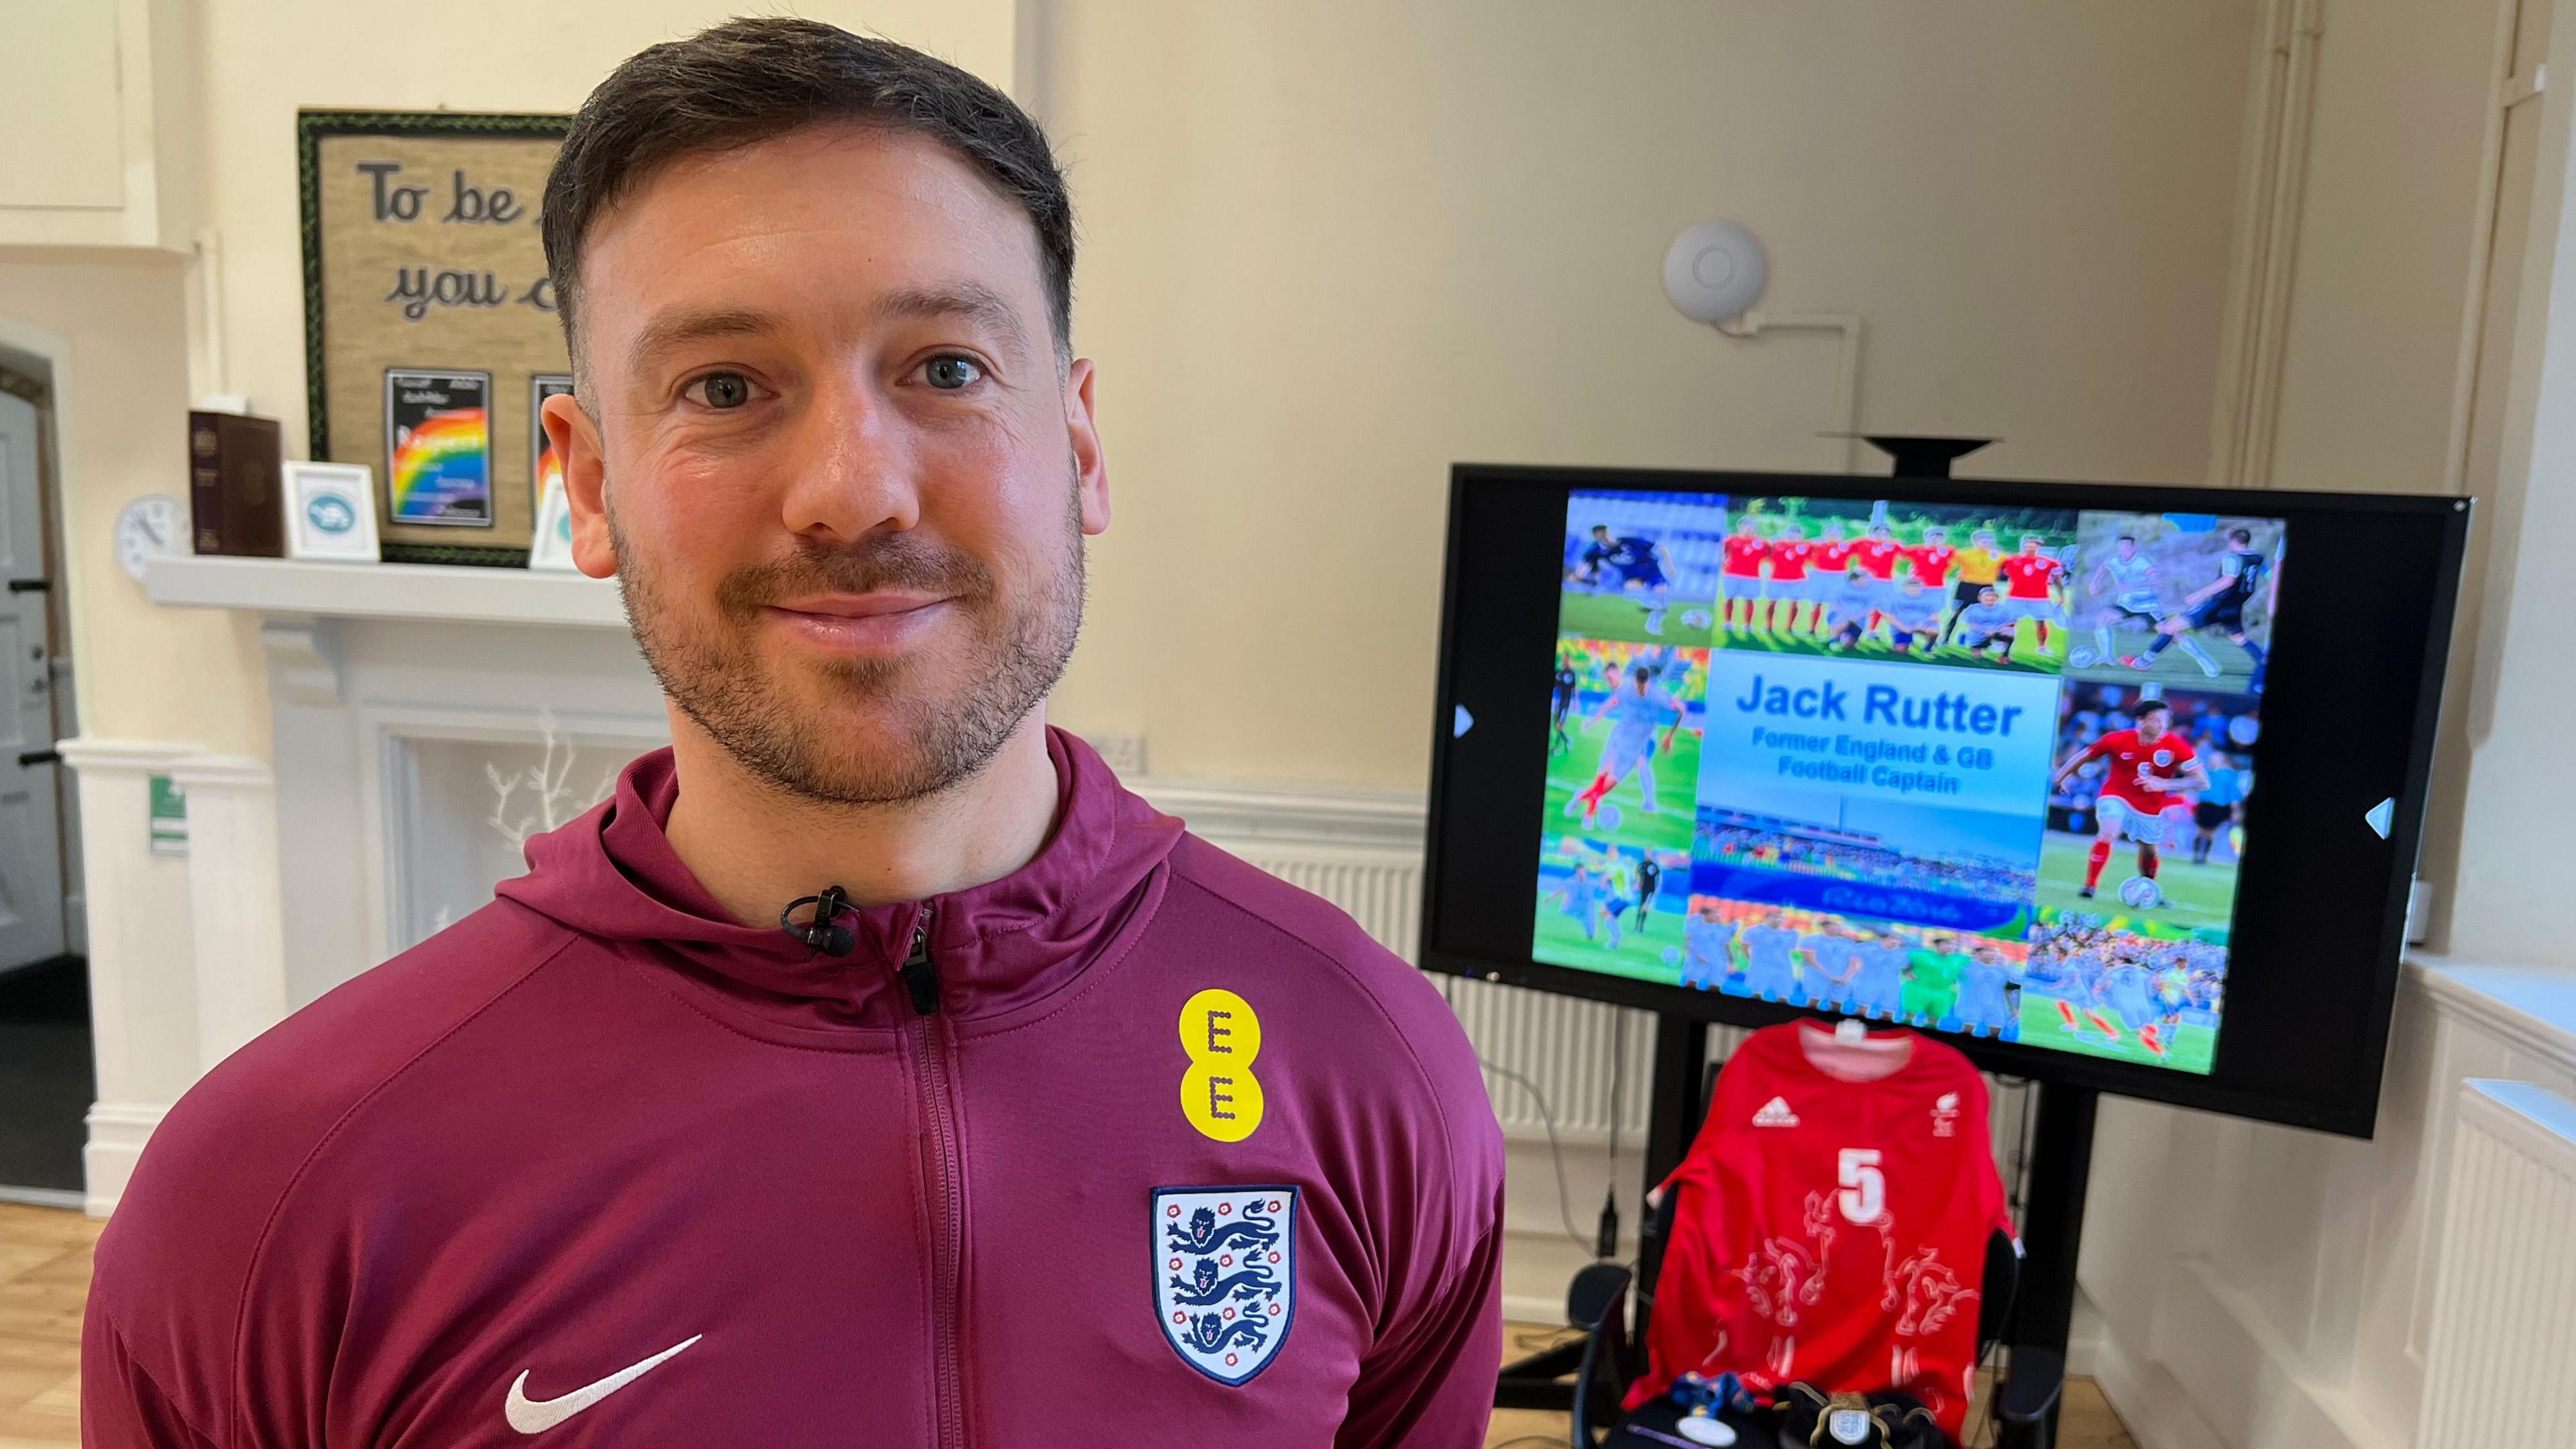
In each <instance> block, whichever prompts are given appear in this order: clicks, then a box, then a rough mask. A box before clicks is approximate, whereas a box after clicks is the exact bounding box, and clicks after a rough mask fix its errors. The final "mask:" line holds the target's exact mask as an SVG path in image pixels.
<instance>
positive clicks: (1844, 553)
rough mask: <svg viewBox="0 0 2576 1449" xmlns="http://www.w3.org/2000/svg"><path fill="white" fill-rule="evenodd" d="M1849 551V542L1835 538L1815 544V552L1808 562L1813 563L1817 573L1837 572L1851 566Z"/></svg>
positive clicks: (1850, 547)
mask: <svg viewBox="0 0 2576 1449" xmlns="http://www.w3.org/2000/svg"><path fill="white" fill-rule="evenodd" d="M1851 551H1852V546H1851V545H1850V544H1849V543H1847V542H1845V541H1843V540H1841V539H1835V540H1833V541H1831V542H1829V543H1820V544H1817V545H1816V552H1815V554H1814V556H1813V557H1811V558H1809V559H1808V562H1809V563H1812V564H1814V565H1815V567H1816V572H1818V573H1824V574H1838V573H1841V572H1842V571H1843V570H1845V569H1847V568H1849V567H1851Z"/></svg>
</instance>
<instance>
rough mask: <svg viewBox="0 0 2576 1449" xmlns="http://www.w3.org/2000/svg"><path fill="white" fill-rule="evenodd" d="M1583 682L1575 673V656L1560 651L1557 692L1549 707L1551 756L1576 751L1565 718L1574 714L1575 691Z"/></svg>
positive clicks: (1548, 741) (1548, 732)
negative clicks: (1560, 752)
mask: <svg viewBox="0 0 2576 1449" xmlns="http://www.w3.org/2000/svg"><path fill="white" fill-rule="evenodd" d="M1582 682H1583V681H1582V679H1581V678H1580V677H1579V676H1577V675H1576V674H1575V672H1574V656H1572V655H1571V654H1567V653H1564V652H1562V651H1560V652H1559V653H1558V654H1557V656H1556V679H1555V681H1554V683H1555V692H1554V695H1553V697H1552V698H1551V699H1550V700H1549V701H1548V707H1547V752H1548V753H1549V754H1551V755H1553V754H1556V753H1558V752H1559V751H1563V752H1565V753H1567V754H1571V753H1573V751H1574V736H1573V735H1571V734H1569V733H1567V731H1566V728H1565V718H1566V716H1567V715H1569V714H1572V713H1573V712H1574V694H1575V690H1576V689H1577V688H1578V687H1580V686H1581V684H1582Z"/></svg>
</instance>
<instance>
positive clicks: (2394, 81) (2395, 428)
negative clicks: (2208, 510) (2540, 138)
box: [2273, 0, 2497, 492]
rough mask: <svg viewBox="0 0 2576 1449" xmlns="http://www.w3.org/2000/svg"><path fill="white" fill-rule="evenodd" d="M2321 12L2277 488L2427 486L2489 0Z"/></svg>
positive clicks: (2464, 239)
mask: <svg viewBox="0 0 2576 1449" xmlns="http://www.w3.org/2000/svg"><path fill="white" fill-rule="evenodd" d="M2322 9H2323V13H2324V16H2325V34H2324V36H2323V38H2322V40H2321V42H2320V44H2319V47H2318V64H2317V91H2316V113H2315V119H2314V122H2313V126H2312V130H2311V132H2310V136H2311V139H2310V142H2309V145H2310V151H2309V155H2308V174H2307V185H2306V188H2305V195H2304V201H2303V204H2302V208H2301V215H2300V219H2299V244H2298V249H2297V255H2296V259H2295V261H2294V263H2293V265H2294V267H2295V272H2294V284H2293V290H2292V294H2291V302H2290V326H2289V336H2288V343H2287V348H2286V351H2285V354H2284V357H2283V361H2282V379H2281V415H2280V425H2279V426H2280V431H2279V433H2278V435H2277V441H2276V443H2275V450H2274V455H2273V486H2275V487H2279V488H2321V489H2366V490H2371V491H2386V492H2435V491H2438V490H2440V489H2441V488H2442V487H2443V486H2444V482H2445V479H2446V478H2447V476H2448V474H2447V473H2446V471H2445V470H2446V468H2447V466H2448V465H2449V464H2450V462H2451V459H2450V456H2449V446H2450V442H2451V411H2452V394H2453V387H2452V384H2453V380H2454V378H2455V377H2456V375H2457V372H2458V367H2459V346H2460V327H2461V316H2462V314H2461V303H2462V300H2463V299H2464V298H2465V297H2466V295H2467V293H2468V287H2469V282H2470V273H2471V269H2472V263H2473V262H2476V261H2478V260H2480V258H2479V256H2478V252H2479V248H2478V247H2477V245H2476V243H2477V241H2478V233H2477V230H2476V227H2475V220H2476V214H2477V202H2478V175H2479V161H2480V158H2481V156H2482V154H2483V151H2484V146H2485V137H2486V101H2487V83H2488V74H2487V72H2488V67H2489V64H2490V62H2491V61H2492V59H2493V57H2494V55H2495V31H2496V11H2497V0H2405V3H2403V4H2385V3H2368V0H2364V3H2349V0H2347V3H2336V4H2328V5H2325V6H2323V7H2322Z"/></svg>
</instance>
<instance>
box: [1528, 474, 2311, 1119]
mask: <svg viewBox="0 0 2576 1449" xmlns="http://www.w3.org/2000/svg"><path fill="white" fill-rule="evenodd" d="M2283 532H2284V530H2283V526H2282V524H2281V522H2280V521H2279V520H2277V519H2259V518H2235V517H2222V516H2216V515H2207V514H2131V513H2117V512H2107V511H2099V510H2089V509H2088V510H2075V509H2060V508H2019V507H1986V506H1973V505H1961V504H1932V503H1912V502H1907V501H1904V500H1902V499H1882V500H1854V499H1838V498H1790V497H1725V496H1720V495H1714V494H1704V493H1640V492H1626V491H1611V490H1603V491H1578V492H1576V493H1575V494H1574V495H1573V496H1572V498H1571V500H1570V502H1569V504H1568V509H1567V516H1566V532H1565V553H1564V558H1563V560H1562V577H1563V580H1564V583H1563V591H1562V594H1561V602H1560V606H1559V610H1558V636H1557V641H1556V669H1555V679H1554V696H1553V700H1552V708H1551V711H1550V727H1549V738H1548V790H1547V803H1546V806H1545V812H1544V816H1543V820H1542V824H1541V831H1540V859H1539V882H1538V883H1539V905H1538V913H1537V920H1536V923H1535V927H1534V932H1533V939H1532V946H1531V954H1532V956H1533V957H1534V958H1535V959H1537V960H1540V961H1546V962H1550V963H1553V964H1556V965H1561V966H1572V967H1579V968H1582V969H1587V970H1593V971H1600V972H1606V973H1612V974H1617V975H1622V976H1630V977H1636V978H1639V979H1643V980H1649V981H1656V982H1661V983H1664V984H1668V985H1676V986H1683V987H1689V988H1694V989H1699V990H1708V991H1718V992H1723V993H1726V994H1728V995H1733V996H1743V997H1756V998H1761V999H1766V1000H1772V1001H1780V1002H1786V1003H1789V1004H1792V1005H1800V1006H1817V1007H1822V1008H1826V1009H1830V1010H1839V1011H1844V1012H1847V1013H1850V1014H1854V1015H1860V1016H1866V1017H1871V1018H1875V1019H1878V1020H1883V1021H1888V1022H1902V1023H1905V1024H1909V1025H1914V1026H1919V1027H1927V1028H1932V1029H1936V1030H1942V1031H1951V1032H1959V1033H1965V1034H1969V1035H1976V1036H1985V1037H1991V1038H1998V1039H2001V1040H2006V1041H2017V1042H2022V1043H2025V1044H2029V1045H2035V1046H2044V1047H2050V1048H2055V1049H2059V1050H2064V1051H2070V1052H2079V1053H2086V1054H2090V1055H2095V1056H2103V1057H2111V1058H2116V1059H2119V1060H2123V1061H2130V1062H2137V1063H2141V1064H2146V1065H2153V1066H2161V1067H2170V1068H2175V1069H2179V1070H2183V1071H2191V1072H2204V1073H2205V1072H2207V1071H2208V1070H2209V1069H2210V1065H2211V1062H2212V1060H2213V1058H2214V1055H2215V1051H2216V1043H2217V1038H2218V1033H2219V1026H2220V1014H2221V1007H2222V1001H2223V996H2224V991H2225V985H2226V974H2227V945H2228V930H2229V923H2230V919H2231V916H2232V913H2233V909H2234V905H2235V897H2236V867H2237V862H2238V861H2239V860H2240V859H2241V858H2242V855H2243V852H2244V850H2245V849H2246V838H2245V829H2244V817H2245V805H2246V801H2247V798H2248V796H2249V795H2250V793H2251V791H2252V789H2253V783H2254V773H2253V747H2254V744H2255V742H2256V740H2257V739H2258V738H2259V737H2260V735H2261V732H2262V725H2261V711H2260V708H2259V700H2260V698H2261V695H2262V691H2263V674H2264V668H2265V665H2266V663H2267V660H2268V654H2267V649H2268V646H2269V643H2270V636H2271V626H2272V605H2273V600H2274V597H2275V589H2276V586H2277V581H2278V579H2279V576H2280V568H2281V554H2282V544H2283Z"/></svg>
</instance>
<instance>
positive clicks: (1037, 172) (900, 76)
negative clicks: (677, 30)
mask: <svg viewBox="0 0 2576 1449" xmlns="http://www.w3.org/2000/svg"><path fill="white" fill-rule="evenodd" d="M834 122H855V123H857V124H860V125H866V126H877V127H882V128H884V129H886V130H889V131H901V132H909V133H911V134H914V135H919V136H927V137H929V138H930V139H932V140H934V141H937V142H939V143H940V144H941V145H944V146H946V147H947V148H948V149H949V150H950V151H953V152H955V153H956V154H957V155H958V157H959V158H961V159H962V160H964V161H965V162H966V163H967V164H968V165H970V166H972V167H974V168H975V170H976V171H977V172H978V173H980V174H981V175H982V176H983V177H984V179H985V180H987V181H990V182H991V183H993V185H994V186H995V187H996V188H997V189H999V190H1000V191H1001V192H1002V194H1004V195H1005V196H1008V197H1010V198H1011V199H1012V200H1013V201H1015V202H1017V203H1019V205H1020V208H1021V209H1022V210H1023V211H1025V212H1027V213H1028V217H1029V222H1030V224H1031V225H1032V226H1035V227H1036V228H1037V233H1038V256H1039V262H1040V270H1041V273H1042V280H1043V281H1044V283H1045V286H1046V293H1047V310H1048V312H1049V314H1050V315H1049V320H1050V321H1051V322H1052V323H1053V324H1054V327H1055V345H1056V351H1057V355H1058V356H1059V357H1065V356H1070V355H1071V350H1072V346H1073V202H1072V200H1071V198H1070V197H1069V196H1067V195H1066V192H1065V186H1064V173H1063V172H1062V171H1060V170H1058V169H1057V168H1056V164H1055V155H1054V153H1053V151H1051V150H1050V149H1049V148H1048V146H1047V139H1046V133H1045V132H1044V131H1041V130H1039V129H1038V124H1037V122H1035V121H1033V120H1031V119H1029V116H1028V113H1027V112H1025V111H1023V110H1021V109H1020V108H1019V107H1018V106H1017V105H1015V104H1013V103H1012V101H1011V98H1010V97H1008V96H1006V95H1004V94H1002V93H1001V92H1000V91H998V90H995V89H994V88H993V87H992V86H990V85H987V84H986V83H985V82H983V81H981V80H978V79H977V78H975V77H974V76H972V75H969V74H967V73H966V72H965V71H962V70H960V69H958V68H957V67H956V66H953V65H950V64H948V63H947V62H946V61H943V60H939V59H936V58H934V57H932V56H928V55H924V54H923V53H921V52H920V51H918V50H914V49H913V48H912V47H910V46H907V45H897V44H896V43H894V42H893V41H890V40H876V39H871V38H869V37H866V36H860V35H852V34H851V33H850V32H848V31H846V30H843V29H840V28H839V27H837V26H832V25H826V24H824V23H822V22H821V21H819V20H798V19H790V18H785V17H768V18H760V19H744V20H730V21H727V22H725V23H724V24H722V25H719V26H716V27H714V28H713V29H710V30H702V31H700V32H698V33H697V34H696V35H693V36H690V37H689V38H688V39H686V40H671V41H664V42H663V43H662V44H660V45H654V46H648V47H646V48H645V49H643V50H640V51H637V52H636V53H635V54H634V55H632V56H629V57H627V59H626V61H625V63H624V64H622V65H620V66H618V67H617V69H616V70H614V71H611V72H610V73H609V76H608V79H606V80H604V81H601V82H600V83H599V88H598V89H597V90H594V91H592V92H591V93H590V98H589V99H588V100H586V101H583V102H582V104H581V110H580V112H579V113H578V114H576V115H575V116H574V117H573V120H572V129H571V131H570V132H569V133H568V134H567V135H566V136H565V137H564V144H563V150H562V151H561V152H560V153H559V154H558V155H557V156H556V157H555V164H554V170H553V171H552V172H551V173H550V174H548V176H547V177H546V197H545V206H544V211H543V214H542V215H541V216H540V218H539V229H540V230H541V231H542V232H543V234H544V237H545V245H546V269H547V271H548V272H549V273H550V274H551V275H552V277H553V279H554V292H555V306H556V308H557V310H558V312H559V313H560V315H561V316H562V318H563V327H564V344H565V346H566V347H568V348H577V347H578V343H577V341H576V339H575V325H576V324H575V318H576V315H577V313H578V311H579V308H580V304H581V247H582V242H583V241H584V240H585V239H586V238H587V237H588V236H589V234H590V229H591V226H592V224H593V223H595V222H596V221H597V220H598V219H599V216H600V214H601V213H602V212H604V211H607V210H608V209H609V208H611V207H613V206H615V205H617V203H618V202H619V201H621V200H623V199H625V197H626V196H627V195H628V194H630V193H631V192H633V191H634V189H635V188H636V187H637V186H639V185H641V184H643V182H644V181H645V180H646V179H647V178H649V177H650V176H651V175H652V174H653V173H654V172H655V171H657V170H659V169H661V168H662V167H664V166H667V165H669V164H670V163H672V162H673V161H676V160H679V159H681V158H682V157H685V156H693V155H701V154H704V153H707V152H711V151H725V150H731V149H733V148H734V147H738V146H748V145H752V144H754V143H756V142H760V141H766V140H770V139H772V138H774V137H777V136H782V135H785V134H787V133H788V132H790V131H794V130H797V129H799V128H801V127H805V126H811V125H821V124H828V123H834Z"/></svg>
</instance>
